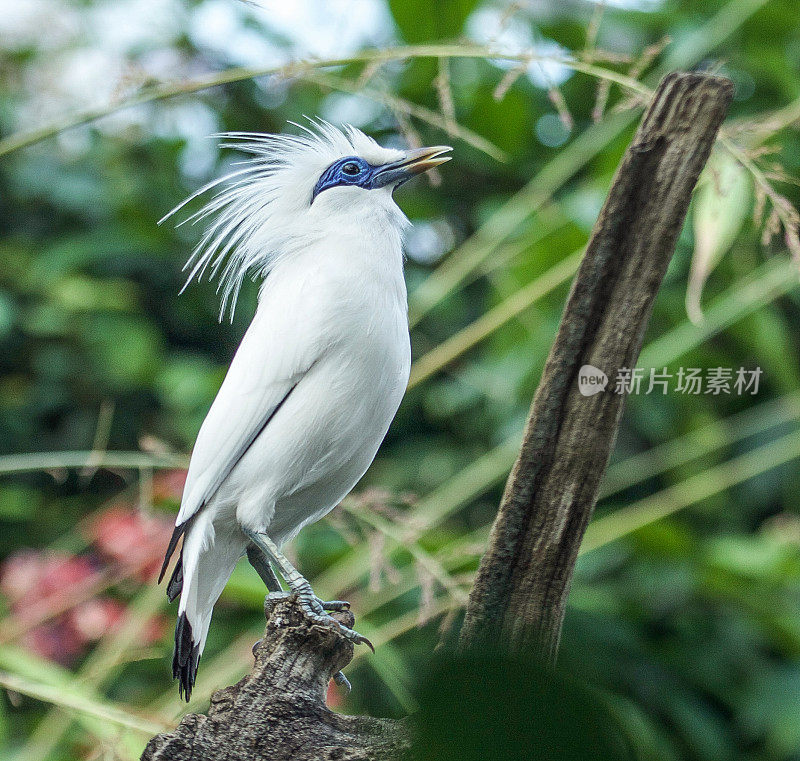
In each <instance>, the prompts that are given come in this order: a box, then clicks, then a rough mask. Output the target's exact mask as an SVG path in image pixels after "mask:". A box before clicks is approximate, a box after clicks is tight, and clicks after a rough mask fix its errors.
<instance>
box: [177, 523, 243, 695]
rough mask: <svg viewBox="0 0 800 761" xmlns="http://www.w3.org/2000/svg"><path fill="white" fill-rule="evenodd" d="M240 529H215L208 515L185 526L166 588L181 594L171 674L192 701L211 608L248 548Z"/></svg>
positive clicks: (182, 693)
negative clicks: (177, 555)
mask: <svg viewBox="0 0 800 761" xmlns="http://www.w3.org/2000/svg"><path fill="white" fill-rule="evenodd" d="M245 546H246V544H245V540H244V538H243V536H242V534H241V533H240V532H236V533H233V532H230V533H229V532H225V531H215V530H214V526H213V525H212V523H211V521H210V520H208V519H207V518H206V516H205V515H199V516H197V518H196V519H195V520H194V521H192V524H191V525H190V526H189V527H188V529H186V532H185V537H184V540H183V548H182V550H181V554H180V558H179V559H178V563H177V564H176V566H175V570H174V571H173V574H172V578H171V579H170V582H169V585H168V587H167V594H168V595H169V596H170V599H174V598H175V597H177V595H178V594H179V593H180V596H181V600H180V604H179V606H178V622H177V624H176V625H175V651H174V654H173V656H172V676H173V678H175V679H177V680H178V691H179V693H180V695H181V697H182V698H185V699H186V702H187V703H188V702H189V698H190V697H191V694H192V688H193V687H194V682H195V678H196V676H197V664H198V661H199V660H200V655H201V654H202V652H203V648H204V647H205V644H206V635H207V634H208V626H209V624H210V623H211V611H212V609H213V607H214V603H216V601H217V599H218V598H219V596H220V595H221V594H222V590H223V589H224V587H225V584H226V583H227V581H228V579H229V578H230V575H231V573H233V569H234V568H235V566H236V562H237V561H238V560H239V558H240V557H241V556H242V554H243V552H244V549H245Z"/></svg>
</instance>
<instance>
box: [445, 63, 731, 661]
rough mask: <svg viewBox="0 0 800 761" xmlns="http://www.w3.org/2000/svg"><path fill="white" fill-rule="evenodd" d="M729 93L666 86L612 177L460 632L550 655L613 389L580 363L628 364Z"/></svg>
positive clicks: (466, 643)
mask: <svg viewBox="0 0 800 761" xmlns="http://www.w3.org/2000/svg"><path fill="white" fill-rule="evenodd" d="M732 95H733V84H732V83H731V82H730V81H729V80H726V79H722V78H719V77H713V76H709V75H703V74H670V75H668V76H667V77H665V78H664V80H663V81H662V83H661V85H660V86H659V89H658V91H657V92H656V94H655V96H654V98H653V101H652V103H651V105H650V107H649V109H648V111H647V113H646V114H645V116H644V118H643V120H642V123H641V124H640V126H639V129H638V131H637V133H636V136H635V137H634V140H633V143H632V145H631V146H630V147H629V149H628V151H627V153H626V155H625V157H624V158H623V161H622V164H621V165H620V167H619V169H618V170H617V175H616V177H615V180H614V183H613V185H612V187H611V190H610V191H609V196H608V199H607V200H606V203H605V206H604V207H603V211H602V212H601V214H600V218H599V219H598V221H597V224H596V225H595V229H594V231H593V233H592V237H591V239H590V241H589V244H588V246H587V250H586V255H585V257H584V260H583V263H582V264H581V267H580V270H579V271H578V275H577V277H576V279H575V282H574V283H573V287H572V291H571V294H570V297H569V300H568V302H567V306H566V308H565V310H564V316H563V318H562V322H561V327H560V329H559V332H558V335H557V337H556V340H555V343H554V345H553V348H552V350H551V352H550V356H549V358H548V360H547V364H546V366H545V370H544V373H543V375H542V380H541V383H540V385H539V389H538V391H537V393H536V397H535V399H534V402H533V406H532V408H531V414H530V417H529V420H528V424H527V428H526V431H525V437H524V441H523V445H522V450H521V452H520V455H519V457H518V459H517V462H516V464H515V465H514V469H513V470H512V473H511V476H510V477H509V481H508V484H507V486H506V491H505V494H504V495H503V500H502V502H501V505H500V509H499V511H498V514H497V518H496V519H495V522H494V526H493V527H492V534H491V538H490V543H489V548H488V550H487V552H486V554H485V555H484V557H483V560H482V561H481V566H480V569H479V572H478V576H477V578H476V581H475V585H474V587H473V589H472V594H471V595H470V602H469V605H468V607H467V614H466V619H465V621H464V626H463V628H462V631H461V637H460V644H461V647H463V648H472V647H479V646H481V645H486V644H496V643H499V642H503V643H505V644H506V645H507V646H508V648H509V649H511V650H512V651H519V650H524V649H526V648H530V647H533V648H535V649H536V650H537V651H538V652H539V653H540V654H541V655H542V656H543V658H544V659H545V660H548V661H552V660H553V659H554V658H555V654H556V651H557V647H558V642H559V638H560V634H561V623H562V620H563V616H564V606H565V602H566V598H567V594H568V592H569V586H570V582H571V579H572V572H573V569H574V565H575V561H576V559H577V555H578V549H579V547H580V543H581V540H582V538H583V534H584V532H585V530H586V526H587V524H588V522H589V518H590V516H591V513H592V511H593V509H594V505H595V502H596V500H597V494H598V490H599V486H600V481H601V479H602V477H603V474H604V472H605V469H606V466H607V464H608V459H609V456H610V453H611V450H612V447H613V445H614V441H615V438H616V432H617V428H618V426H619V421H620V417H621V414H622V406H623V401H624V395H621V394H615V393H612V392H611V391H610V390H609V391H608V392H605V393H598V394H595V395H594V396H588V397H584V396H582V395H580V394H579V393H578V390H577V379H578V373H579V370H580V368H581V367H582V366H584V365H592V366H594V367H599V368H601V369H602V370H603V371H604V372H605V373H606V374H607V375H608V377H612V378H613V377H615V376H616V374H617V371H618V370H619V369H620V368H623V367H634V366H635V365H636V361H637V358H638V355H639V351H640V348H641V345H642V340H643V337H644V332H645V328H646V327H647V323H648V321H649V318H650V313H651V311H652V306H653V302H654V300H655V296H656V294H657V292H658V289H659V287H660V285H661V281H662V279H663V277H664V273H665V272H666V269H667V265H668V264H669V261H670V259H671V258H672V253H673V251H674V247H675V241H676V239H677V236H678V233H679V232H680V229H681V226H682V224H683V220H684V217H685V215H686V211H687V209H688V206H689V201H690V198H691V193H692V190H693V188H694V185H695V183H696V181H697V178H698V176H699V174H700V172H701V171H702V169H703V166H704V165H705V163H706V160H707V159H708V155H709V153H710V151H711V148H712V146H713V144H714V141H715V139H716V135H717V131H718V129H719V126H720V124H721V123H722V120H723V118H724V116H725V114H726V112H727V109H728V105H729V103H730V100H731V98H732Z"/></svg>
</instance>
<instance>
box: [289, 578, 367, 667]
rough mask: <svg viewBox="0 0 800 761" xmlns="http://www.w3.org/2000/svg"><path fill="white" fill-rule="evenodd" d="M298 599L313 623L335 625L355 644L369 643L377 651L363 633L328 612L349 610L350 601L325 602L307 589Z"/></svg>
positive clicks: (340, 632) (299, 594)
mask: <svg viewBox="0 0 800 761" xmlns="http://www.w3.org/2000/svg"><path fill="white" fill-rule="evenodd" d="M297 599H298V601H299V602H300V607H301V608H302V609H303V612H304V613H305V614H306V616H307V617H308V618H309V619H310V620H311V621H312V622H313V623H315V624H319V625H320V626H325V627H329V628H330V627H333V628H334V629H336V631H338V632H339V634H341V635H342V636H343V637H344V638H345V639H349V640H350V641H351V642H352V643H353V644H356V645H367V646H368V647H369V649H370V650H372V652H373V653H374V652H375V648H374V647H373V645H372V643H371V642H370V641H369V640H368V639H367V638H366V637H365V636H364V635H363V634H359V633H358V632H357V631H354V630H353V629H351V628H350V627H349V626H345V625H344V624H343V623H340V622H339V621H337V620H336V619H335V618H334V617H333V616H332V615H330V613H328V612H327V611H328V610H331V611H341V610H348V609H349V608H350V603H347V602H344V601H343V600H332V601H331V602H323V601H322V600H320V599H319V598H318V597H317V596H316V595H315V594H314V593H313V592H311V593H307V592H305V591H300V592H297Z"/></svg>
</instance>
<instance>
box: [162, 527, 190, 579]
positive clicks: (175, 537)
mask: <svg viewBox="0 0 800 761" xmlns="http://www.w3.org/2000/svg"><path fill="white" fill-rule="evenodd" d="M185 531H186V523H181V524H180V525H179V526H175V528H174V529H173V531H172V536H171V537H170V538H169V544H168V545H167V552H166V554H165V555H164V562H163V563H162V564H161V572H160V573H159V574H158V583H159V584H160V583H161V582H162V581H163V580H164V574H165V573H166V572H167V566H168V565H169V561H170V559H171V558H172V554H173V553H174V552H175V548H176V547H177V546H178V541H179V540H180V538H181V537H182V536H183V534H184V533H185Z"/></svg>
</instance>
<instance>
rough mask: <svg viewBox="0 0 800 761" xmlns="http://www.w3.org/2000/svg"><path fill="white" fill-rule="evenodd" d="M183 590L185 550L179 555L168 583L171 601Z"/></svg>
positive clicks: (168, 594)
mask: <svg viewBox="0 0 800 761" xmlns="http://www.w3.org/2000/svg"><path fill="white" fill-rule="evenodd" d="M182 590H183V550H181V554H180V555H178V562H177V563H175V568H174V569H173V570H172V576H170V578H169V582H168V583H167V599H168V600H169V601H170V602H175V600H176V599H177V597H178V595H179V594H180V593H181V591H182Z"/></svg>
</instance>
